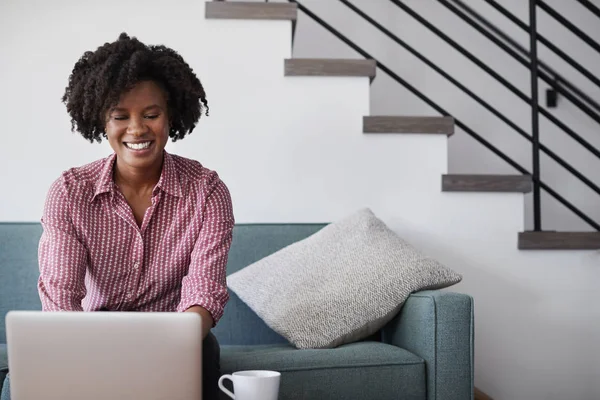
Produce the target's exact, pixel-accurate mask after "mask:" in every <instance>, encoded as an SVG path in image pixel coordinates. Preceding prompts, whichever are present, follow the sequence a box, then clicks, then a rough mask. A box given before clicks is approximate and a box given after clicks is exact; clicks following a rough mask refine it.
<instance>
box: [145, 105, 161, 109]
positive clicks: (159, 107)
mask: <svg viewBox="0 0 600 400" xmlns="http://www.w3.org/2000/svg"><path fill="white" fill-rule="evenodd" d="M151 108H158V109H161V110H162V107H161V106H159V105H158V104H152V105H150V106H147V107H144V111H145V110H149V109H151Z"/></svg>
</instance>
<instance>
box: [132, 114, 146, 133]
mask: <svg viewBox="0 0 600 400" xmlns="http://www.w3.org/2000/svg"><path fill="white" fill-rule="evenodd" d="M145 132H146V124H145V123H144V119H143V118H140V117H131V118H129V125H128V126H127V133H129V134H132V135H141V134H144V133H145Z"/></svg>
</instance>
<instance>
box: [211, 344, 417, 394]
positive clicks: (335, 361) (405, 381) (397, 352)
mask: <svg viewBox="0 0 600 400" xmlns="http://www.w3.org/2000/svg"><path fill="white" fill-rule="evenodd" d="M253 369H266V370H275V371H279V372H281V385H280V396H279V398H280V399H282V400H283V399H285V400H292V399H323V400H324V399H380V400H381V399H394V400H397V399H399V398H402V399H415V400H416V399H425V398H426V396H425V387H426V384H425V362H424V361H423V359H421V358H419V357H417V356H416V355H414V354H412V353H410V352H409V351H407V350H404V349H401V348H399V347H395V346H392V345H388V344H384V343H380V342H359V343H352V344H347V345H343V346H340V347H337V348H335V349H308V350H300V349H297V348H295V347H294V346H292V345H289V344H274V345H258V346H223V347H222V348H221V372H222V373H223V374H230V373H232V372H235V371H242V370H253Z"/></svg>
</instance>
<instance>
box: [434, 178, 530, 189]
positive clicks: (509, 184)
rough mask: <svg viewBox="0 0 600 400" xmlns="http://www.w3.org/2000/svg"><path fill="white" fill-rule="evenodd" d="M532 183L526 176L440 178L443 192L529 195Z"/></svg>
mask: <svg viewBox="0 0 600 400" xmlns="http://www.w3.org/2000/svg"><path fill="white" fill-rule="evenodd" d="M532 190H533V181H532V179H531V176H528V175H460V174H449V175H443V176H442V191H443V192H505V193H529V192H531V191H532Z"/></svg>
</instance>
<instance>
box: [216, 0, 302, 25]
mask: <svg viewBox="0 0 600 400" xmlns="http://www.w3.org/2000/svg"><path fill="white" fill-rule="evenodd" d="M205 10H206V12H205V16H206V18H208V19H270V20H290V21H295V20H296V19H297V17H298V6H297V5H296V4H294V3H267V2H240V1H207V2H206V8H205Z"/></svg>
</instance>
